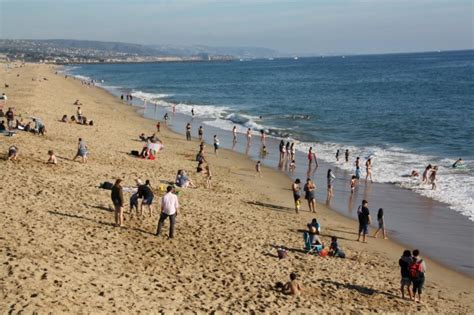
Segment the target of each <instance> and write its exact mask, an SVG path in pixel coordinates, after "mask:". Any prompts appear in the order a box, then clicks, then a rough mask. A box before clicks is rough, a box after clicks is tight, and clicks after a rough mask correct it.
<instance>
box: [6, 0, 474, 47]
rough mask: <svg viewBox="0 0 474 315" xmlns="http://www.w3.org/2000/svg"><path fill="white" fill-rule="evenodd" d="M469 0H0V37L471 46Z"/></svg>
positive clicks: (221, 43) (227, 43)
mask: <svg viewBox="0 0 474 315" xmlns="http://www.w3.org/2000/svg"><path fill="white" fill-rule="evenodd" d="M473 15H474V1H472V0H346V1H343V0H253V1H251V0H240V1H237V0H235V1H231V0H180V1H177V0H115V1H113V0H82V1H81V0H0V24H1V25H0V37H1V38H29V39H46V38H48V39H49V38H71V39H91V40H106V41H123V42H134V43H142V44H172V45H190V44H204V45H211V46H260V47H268V48H274V49H276V50H279V51H281V52H286V53H299V54H303V53H330V52H343V53H376V52H401V51H426V50H438V49H440V50H448V49H465V48H472V47H473Z"/></svg>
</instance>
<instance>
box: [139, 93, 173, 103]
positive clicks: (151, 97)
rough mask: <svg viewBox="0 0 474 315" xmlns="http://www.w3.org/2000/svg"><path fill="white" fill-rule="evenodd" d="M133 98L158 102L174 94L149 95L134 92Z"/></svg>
mask: <svg viewBox="0 0 474 315" xmlns="http://www.w3.org/2000/svg"><path fill="white" fill-rule="evenodd" d="M131 94H132V96H133V97H136V98H139V99H142V100H144V101H153V100H158V99H162V98H167V97H171V96H173V95H172V94H164V93H147V92H142V91H133V92H132V93H131Z"/></svg>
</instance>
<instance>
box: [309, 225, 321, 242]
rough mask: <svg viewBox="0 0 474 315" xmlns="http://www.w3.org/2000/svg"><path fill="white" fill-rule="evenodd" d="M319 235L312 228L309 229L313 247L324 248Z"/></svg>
mask: <svg viewBox="0 0 474 315" xmlns="http://www.w3.org/2000/svg"><path fill="white" fill-rule="evenodd" d="M318 235H319V233H318V230H317V229H316V228H315V227H314V226H312V227H311V228H310V229H309V241H310V242H311V244H312V245H321V246H323V247H324V243H323V241H322V240H321V239H320V238H319V236H318Z"/></svg>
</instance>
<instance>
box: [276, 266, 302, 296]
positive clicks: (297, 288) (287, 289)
mask: <svg viewBox="0 0 474 315" xmlns="http://www.w3.org/2000/svg"><path fill="white" fill-rule="evenodd" d="M296 279H297V276H296V273H294V272H292V273H291V274H290V281H288V282H287V283H285V285H283V286H282V285H281V282H278V283H277V285H276V287H277V289H280V288H281V290H282V292H283V293H284V294H289V295H300V294H301V292H302V291H303V288H302V287H301V285H300V284H299V282H298V281H296Z"/></svg>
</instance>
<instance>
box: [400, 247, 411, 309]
mask: <svg viewBox="0 0 474 315" xmlns="http://www.w3.org/2000/svg"><path fill="white" fill-rule="evenodd" d="M412 261H413V258H412V257H411V253H410V251H409V250H404V251H403V255H402V257H400V259H399V260H398V265H399V266H400V273H401V275H402V279H401V280H400V291H401V292H402V299H405V287H406V288H407V291H408V295H409V296H410V300H412V299H413V297H412V294H411V289H410V286H411V280H410V270H409V267H410V264H411V262H412Z"/></svg>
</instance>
